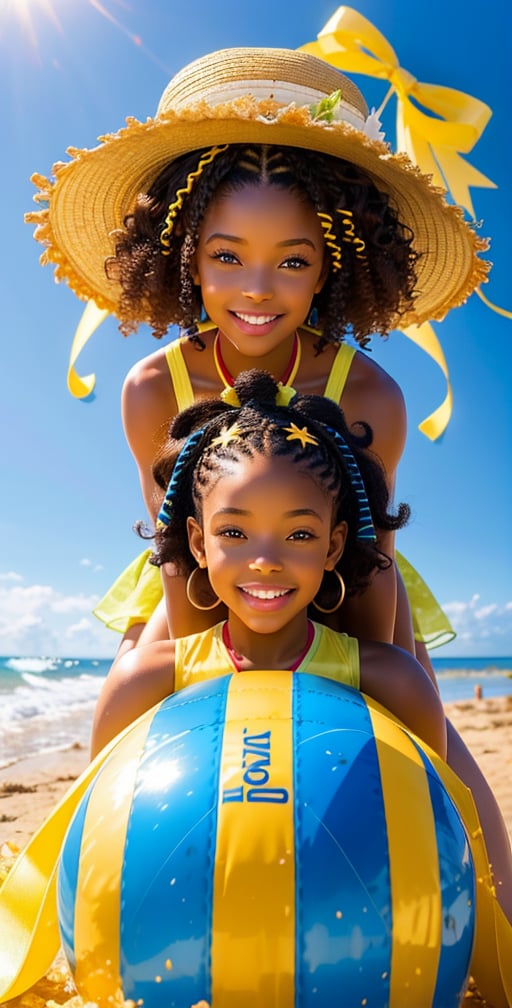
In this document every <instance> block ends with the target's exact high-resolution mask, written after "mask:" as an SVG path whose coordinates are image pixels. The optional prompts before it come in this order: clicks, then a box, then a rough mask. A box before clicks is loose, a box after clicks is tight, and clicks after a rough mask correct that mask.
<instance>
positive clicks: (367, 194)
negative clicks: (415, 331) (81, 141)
mask: <svg viewBox="0 0 512 1008" xmlns="http://www.w3.org/2000/svg"><path fill="white" fill-rule="evenodd" d="M35 181H36V183H37V185H38V187H39V189H40V192H39V194H38V196H37V197H36V199H38V200H40V201H41V202H42V203H47V204H48V205H47V206H46V207H45V208H44V209H42V210H40V211H38V212H37V213H32V214H29V215H28V219H29V220H30V221H34V222H36V223H37V225H38V227H37V229H36V237H37V238H38V240H40V241H41V242H42V243H43V244H44V245H45V246H46V250H45V253H44V256H43V261H45V262H52V263H54V264H55V265H56V276H57V278H58V279H65V280H66V281H67V282H68V284H69V285H70V287H71V288H72V289H73V290H74V291H75V292H76V293H77V294H78V295H79V296H81V297H83V298H90V299H93V300H94V301H95V302H96V304H97V305H98V306H99V308H103V309H106V310H108V311H110V312H112V313H114V314H115V315H117V317H118V318H119V319H120V322H121V330H122V331H123V332H124V333H128V332H130V331H132V330H133V329H135V328H136V327H137V325H138V324H139V323H140V322H143V321H144V322H147V323H149V324H150V325H151V326H152V327H153V330H154V332H155V334H156V335H157V336H161V335H163V334H164V333H165V331H166V330H167V327H168V326H169V325H170V324H172V323H176V324H178V325H179V326H181V327H182V329H183V330H184V335H183V337H182V338H181V339H180V340H178V341H175V342H174V343H171V344H170V346H167V347H162V348H161V349H160V350H157V351H156V352H155V353H154V354H152V355H150V356H149V357H147V358H145V359H144V360H142V361H141V362H140V363H138V364H137V365H136V366H135V367H134V368H133V369H132V371H131V372H130V374H129V375H128V377H127V380H126V383H125V387H124V391H123V417H124V425H125V430H126V436H127V439H128V442H129V444H130V447H131V449H132V451H133V454H134V456H135V459H136V462H137V465H138V469H139V475H140V480H141V486H142V489H143V494H144V499H145V501H146V504H147V506H148V509H149V512H150V514H151V515H152V516H153V517H154V516H155V497H154V490H155V488H154V483H153V478H152V474H151V463H152V461H153V458H154V455H155V452H156V451H157V449H158V448H159V447H160V446H161V445H162V444H163V442H164V440H165V437H166V433H167V429H168V424H169V421H170V420H171V419H172V417H173V416H174V415H175V414H176V412H177V411H178V410H181V409H183V408H184V407H185V406H188V405H190V403H191V402H192V401H193V400H194V399H201V398H204V397H205V396H210V395H212V394H220V393H221V392H222V391H223V390H224V389H226V388H227V389H228V391H229V387H230V386H231V384H232V381H233V378H234V376H236V374H237V373H239V372H240V371H241V370H243V369H245V368H247V367H250V366H254V365H255V364H257V365H258V366H259V367H263V368H265V369H266V370H268V371H269V372H270V373H271V374H273V375H274V376H275V377H276V379H279V380H283V381H286V382H287V383H289V384H292V383H293V385H294V386H295V388H296V389H297V390H298V391H300V392H312V393H315V394H321V395H325V396H326V397H327V398H332V399H334V400H336V401H338V402H341V405H342V407H343V409H344V412H345V415H346V418H347V422H348V424H349V426H350V425H353V424H357V423H358V422H361V421H365V422H366V423H368V424H369V425H370V426H371V428H372V429H373V431H374V443H373V449H374V451H375V452H376V454H377V455H378V456H379V457H380V459H381V460H382V463H383V465H384V468H385V471H386V474H387V479H388V485H389V488H390V490H391V491H392V489H393V486H394V480H395V471H396V467H397V465H398V462H399V459H400V456H401V453H402V449H403V445H404V440H405V433H406V421H405V410H404V403H403V397H402V394H401V391H400V389H399V388H398V386H397V385H396V383H395V382H394V381H393V380H392V379H391V378H390V376H389V375H387V374H386V373H385V372H384V371H383V370H382V369H381V368H379V367H378V366H377V365H376V364H375V363H374V362H373V361H371V359H370V358H369V357H368V356H367V355H365V354H364V353H362V352H360V351H359V350H357V349H354V347H353V346H351V345H349V343H347V342H346V341H345V337H346V335H351V336H353V337H354V342H355V343H356V345H357V344H359V345H360V346H361V347H363V348H364V346H365V345H366V342H367V340H368V337H369V336H371V335H372V334H373V333H376V334H381V335H384V334H385V333H387V332H388V331H389V330H391V329H392V328H394V327H396V326H398V325H400V326H404V325H407V324H410V323H421V322H423V321H425V320H430V319H441V318H443V316H444V315H445V314H446V312H447V311H448V310H450V309H451V308H452V307H455V306H457V305H459V304H461V303H463V302H464V301H465V299H466V298H467V297H468V296H469V295H470V293H471V292H472V291H473V290H474V288H475V287H476V286H477V285H478V284H479V283H480V282H481V281H482V280H483V279H485V276H486V274H487V271H488V264H486V263H485V262H483V261H482V260H481V259H480V258H479V253H480V252H481V251H483V250H484V249H485V247H486V243H485V242H484V241H483V240H482V239H480V238H479V237H478V236H477V235H476V234H475V233H474V231H473V230H472V229H471V227H470V226H469V225H467V224H466V223H465V222H464V220H463V216H462V213H461V211H460V210H459V209H458V208H457V207H454V206H449V205H448V204H447V203H446V201H445V199H444V197H443V195H442V194H441V192H440V191H439V190H438V189H436V188H434V187H433V186H432V185H431V183H430V181H429V179H428V178H427V177H425V176H424V175H422V174H421V173H420V172H419V171H418V169H417V168H415V167H414V166H413V165H412V164H411V163H410V162H409V160H408V159H407V157H406V156H405V155H403V154H400V155H393V154H392V153H391V152H390V149H389V147H388V146H387V145H386V144H384V143H383V141H382V139H381V137H380V134H379V132H378V124H377V123H376V122H375V121H374V117H372V116H368V114H367V108H366V104H365V101H364V99H363V97H362V95H361V94H360V92H359V90H358V89H357V88H356V87H355V85H354V84H353V83H352V82H351V81H349V80H348V79H347V78H345V77H343V76H342V75H341V74H340V73H339V72H338V71H336V70H334V69H333V68H332V67H330V66H328V65H327V64H326V63H324V62H323V61H322V60H319V59H317V58H316V57H314V56H311V55H309V54H307V53H304V52H294V51H289V50H282V49H278V50H275V49H252V48H251V49H234V50H223V51H221V52H217V53H213V54H210V55H208V56H206V57H203V58H202V59H199V60H197V61H195V62H194V63H192V64H190V65H189V66H188V67H185V68H184V70H182V71H181V72H180V73H179V74H178V75H177V76H176V77H175V78H174V79H173V80H172V81H171V82H170V84H169V85H168V87H167V89H166V91H165V92H164V94H163V96H162V99H161V101H160V105H159V108H158V112H157V115H156V117H155V118H154V119H149V120H147V121H146V122H145V123H139V122H136V121H134V120H129V122H128V125H127V126H126V128H124V129H122V130H120V131H119V133H117V134H114V135H111V136H108V137H106V138H105V139H104V140H103V142H102V143H101V145H100V146H99V147H97V148H95V149H94V150H90V151H74V152H73V156H72V159H71V161H70V162H69V163H67V164H59V165H57V166H56V167H55V180H54V182H50V181H48V180H46V179H44V178H43V177H42V176H36V177H35ZM203 315H207V317H206V318H204V319H203V321H201V319H202V316H203ZM269 507H272V502H271V501H269ZM377 531H378V534H379V546H380V547H381V548H382V549H383V551H384V552H386V553H387V554H388V555H391V556H393V555H394V544H393V533H392V532H389V531H388V532H384V531H382V530H377ZM143 559H147V558H143ZM156 573H157V575H158V572H156ZM132 588H133V592H132ZM426 593H427V596H428V590H426ZM123 594H124V595H125V596H126V595H127V596H128V601H126V600H124V601H122V603H121V616H119V612H118V608H119V597H120V596H123ZM133 596H135V598H134V597H133ZM160 596H161V584H160V580H159V579H158V577H157V580H156V581H155V577H154V573H153V568H151V567H149V568H148V565H147V564H146V563H143V562H139V561H137V562H136V563H135V564H134V565H133V566H132V568H131V569H129V571H128V575H127V576H126V578H125V579H124V583H122V584H121V585H117V586H115V590H114V592H113V595H112V596H111V597H110V598H107V600H106V602H105V603H104V605H103V611H104V616H105V618H106V620H107V621H108V622H110V623H111V624H113V625H116V626H117V628H118V629H121V630H123V629H126V631H127V632H126V635H125V640H124V643H123V647H129V646H131V645H132V644H133V643H134V641H135V640H137V639H138V638H139V636H140V641H141V643H142V642H144V643H145V642H147V641H151V640H154V639H158V638H159V637H161V636H162V634H165V633H166V631H167V628H166V625H165V624H164V625H162V622H160V623H159V622H158V620H154V622H153V623H152V622H151V621H150V623H149V624H148V625H147V627H146V628H145V629H144V631H143V633H142V635H140V631H141V629H142V628H143V626H144V625H145V623H146V620H147V618H148V616H149V615H150V613H151V611H152V609H153V608H154V606H155V603H156V600H157V599H158V598H159V597H160ZM423 597H425V594H424V593H423ZM112 600H113V601H112ZM397 600H398V602H397ZM413 602H414V599H413ZM427 615H428V616H429V617H430V614H427ZM210 617H211V613H207V612H206V613H200V612H195V611H194V610H193V608H192V607H191V606H190V604H189V603H188V601H187V598H186V593H185V579H184V578H181V577H180V576H179V575H178V574H176V576H175V577H174V578H173V587H172V606H171V611H170V614H169V619H170V631H171V635H172V636H173V637H176V636H181V635H183V634H186V633H190V632H194V631H200V630H203V629H205V628H206V627H207V626H208V625H209V624H210V623H211V618H210ZM336 617H337V619H336V626H335V628H336V629H343V630H346V631H348V632H350V633H352V634H353V635H354V636H360V637H363V638H366V639H374V640H379V641H383V642H392V641H394V642H395V643H398V644H400V645H402V646H404V647H406V648H408V649H409V650H411V651H413V650H414V642H413V639H412V628H411V620H410V615H409V609H408V606H407V599H406V597H405V594H404V592H403V591H402V583H401V580H400V578H399V577H398V579H397V577H396V571H395V567H394V566H392V567H390V568H388V569H387V570H385V571H383V572H379V573H378V574H377V575H376V576H375V577H373V578H372V579H371V581H370V584H369V586H368V588H367V590H366V591H365V592H364V593H363V594H362V595H360V596H358V597H357V598H356V599H353V600H350V601H347V603H345V604H344V605H343V607H342V608H341V610H340V612H339V614H336ZM328 618H329V619H332V618H333V617H328ZM441 618H442V614H441ZM437 632H439V633H441V634H442V633H444V632H446V624H443V623H441V626H440V627H439V630H438V631H437ZM435 634H436V629H435V623H434V625H433V626H432V624H431V625H430V626H429V629H428V636H429V637H430V638H432V637H433V636H435ZM426 664H428V663H426ZM448 760H449V762H450V763H451V765H452V766H453V767H454V769H455V770H456V771H457V773H459V775H460V776H461V777H462V778H463V779H464V781H465V782H466V784H467V785H468V786H470V787H471V789H472V791H473V794H474V796H475V800H476V802H477V804H478V807H479V810H480V812H481V818H482V822H483V824H484V828H486V829H487V831H488V834H489V847H490V850H491V854H492V862H493V865H494V868H495V872H496V877H497V879H498V881H499V879H500V877H506V876H507V873H510V872H511V866H510V860H511V856H510V845H509V843H508V838H507V836H506V830H505V827H504V824H503V821H502V819H501V816H500V813H499V810H498V808H497V805H496V802H495V800H494V798H493V795H492V793H491V792H490V789H489V788H488V786H487V784H486V782H485V780H484V779H483V777H482V775H481V773H480V771H479V769H478V767H477V765H476V763H475V762H474V760H473V759H472V757H471V756H470V754H469V752H468V751H467V749H466V747H465V746H464V743H463V742H462V740H461V739H460V738H459V736H458V735H457V734H456V732H455V731H454V730H453V728H452V727H451V726H450V725H449V726H448ZM507 912H508V913H509V915H510V917H511V919H512V905H510V906H508V907H507Z"/></svg>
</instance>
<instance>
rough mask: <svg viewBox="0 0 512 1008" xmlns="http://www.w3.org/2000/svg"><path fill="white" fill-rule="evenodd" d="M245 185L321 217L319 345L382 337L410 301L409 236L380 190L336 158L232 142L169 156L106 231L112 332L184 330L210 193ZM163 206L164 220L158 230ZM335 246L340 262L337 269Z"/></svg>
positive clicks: (197, 300)
mask: <svg viewBox="0 0 512 1008" xmlns="http://www.w3.org/2000/svg"><path fill="white" fill-rule="evenodd" d="M213 150H215V154H214V155H212V151H213ZM192 179H193V184H191V180H192ZM247 185H255V186H264V185H271V186H278V187H281V188H283V189H288V190H289V191H293V192H295V193H297V194H298V195H299V196H300V198H302V199H304V200H307V201H308V202H309V203H310V204H311V205H312V207H313V209H314V210H315V212H316V213H317V214H318V215H319V219H320V220H321V221H322V220H323V221H324V222H327V225H328V227H327V228H325V227H324V232H325V231H326V230H328V243H329V245H328V246H326V250H327V252H328V254H330V255H331V269H330V271H329V274H328V277H327V280H326V282H325V284H324V287H323V288H322V290H321V291H320V293H319V294H318V295H316V298H315V306H316V307H317V309H318V321H319V327H320V329H321V330H322V334H321V336H320V337H319V339H318V341H317V344H316V348H317V350H318V351H321V350H322V349H323V347H324V346H325V345H326V344H327V343H339V342H340V341H341V340H343V339H344V337H345V336H346V335H348V334H351V335H352V336H353V337H354V339H355V340H356V341H357V342H358V343H359V345H361V346H365V345H366V344H367V343H368V340H369V338H370V337H371V335H373V334H378V335H382V336H384V335H386V334H387V333H388V332H389V330H390V328H391V327H392V326H396V319H397V316H398V317H399V316H400V315H401V314H403V313H404V312H406V311H408V310H409V309H410V308H411V306H412V303H413V299H414V290H415V286H416V279H417V278H416V260H417V253H416V252H415V251H414V250H413V248H412V242H413V238H414V236H413V234H412V233H411V232H410V230H409V229H408V228H407V227H406V226H405V225H404V224H402V223H401V222H400V220H399V219H398V216H397V214H396V212H395V210H394V209H393V207H392V206H391V204H390V201H389V198H388V196H387V195H386V194H385V193H382V192H380V190H379V189H377V187H376V185H375V184H374V182H373V181H372V180H371V178H370V177H369V176H367V175H366V174H365V172H364V171H362V170H361V169H359V168H358V167H356V166H355V165H353V164H351V163H349V162H346V161H343V160H341V159H340V158H336V157H333V156H331V155H327V154H322V153H319V152H317V151H309V150H302V149H299V148H294V147H277V146H263V145H238V144H233V145H230V146H227V147H226V149H219V148H215V149H214V148H205V149H203V150H198V151H193V152H192V153H189V154H186V155H183V156H182V157H180V158H177V159H176V160H175V161H173V162H172V164H171V165H168V166H167V167H166V168H165V169H164V170H163V171H162V172H161V173H160V175H159V176H158V177H157V179H156V180H155V182H154V183H153V185H152V186H151V188H150V189H149V191H148V192H147V193H146V194H142V195H141V196H139V197H138V199H137V202H136V205H135V207H134V209H133V212H132V213H130V214H129V215H128V216H127V217H126V218H125V221H124V228H123V229H122V230H120V231H118V232H116V233H115V235H114V241H115V250H114V254H113V255H112V256H110V257H109V258H108V259H107V260H106V263H105V269H106V272H107V275H108V276H109V277H110V278H111V279H114V280H116V281H117V283H118V284H119V285H120V286H121V289H122V294H121V298H120V303H119V308H118V314H119V318H120V320H121V322H120V329H121V332H123V333H124V334H125V335H127V334H128V333H129V332H133V331H134V330H135V329H136V328H137V326H138V324H139V322H140V321H142V320H144V321H148V322H149V324H150V325H151V327H152V329H153V333H154V335H155V336H157V337H160V336H162V335H163V334H164V333H165V332H166V331H167V329H168V327H169V325H171V324H173V323H175V324H178V325H180V326H182V327H183V328H184V329H185V330H188V329H191V328H192V327H193V325H194V322H196V321H197V319H198V318H199V316H200V311H201V292H200V289H199V288H198V287H196V286H195V285H194V283H193V280H192V273H191V262H192V258H193V256H194V254H195V251H196V248H197V243H198V237H199V232H200V229H201V225H202V222H203V219H204V215H205V213H206V210H207V208H208V206H209V204H210V202H211V200H212V199H213V198H214V197H215V196H217V195H221V194H229V192H231V191H237V190H239V189H241V188H243V187H244V186H247ZM178 193H179V194H180V195H179V196H178ZM170 212H171V215H172V216H171V222H172V227H171V228H170V230H168V231H167V232H166V227H167V225H166V218H167V217H168V216H169V213H170ZM320 215H323V216H320ZM162 231H164V232H166V233H165V241H166V246H165V253H166V254H165V255H163V254H162V245H161V235H162ZM339 249H341V262H342V268H336V267H337V264H338V262H339V259H338V254H337V251H338V250H339ZM333 266H334V268H332V267H333Z"/></svg>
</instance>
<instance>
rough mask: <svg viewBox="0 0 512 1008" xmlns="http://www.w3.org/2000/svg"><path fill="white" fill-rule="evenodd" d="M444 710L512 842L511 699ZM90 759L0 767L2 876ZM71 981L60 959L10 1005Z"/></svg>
mask: <svg viewBox="0 0 512 1008" xmlns="http://www.w3.org/2000/svg"><path fill="white" fill-rule="evenodd" d="M446 713H447V715H448V717H449V718H450V719H451V721H452V722H453V724H454V725H455V727H456V728H457V730H458V731H459V732H460V734H461V735H462V737H463V738H464V740H465V742H466V744H467V745H468V747H469V749H470V750H471V752H472V753H473V755H474V756H475V758H476V760H477V762H478V763H479V765H480V767H481V769H482V770H483V772H484V774H485V775H486V777H487V779H488V781H489V783H490V785H491V787H492V788H493V791H494V793H495V795H496V798H497V800H498V803H499V805H500V808H501V810H502V813H503V816H504V818H505V821H506V824H507V827H508V831H509V835H510V837H511V842H512V698H502V697H498V698H492V699H486V698H485V697H484V698H483V699H481V700H476V699H475V700H471V701H464V702H459V703H454V704H448V705H446ZM87 762H88V751H87V748H86V747H85V746H84V745H81V744H78V743H77V744H75V745H74V746H71V747H70V748H68V749H66V750H65V751H63V752H59V753H54V754H50V755H45V756H44V757H37V756H36V757H31V758H30V759H27V760H20V761H18V762H16V763H13V764H11V765H10V766H8V767H6V768H4V769H1V770H0V877H2V875H1V871H2V870H3V872H4V873H5V871H6V869H7V868H8V866H9V863H10V862H11V861H12V859H13V857H14V855H15V854H16V852H17V851H18V850H21V849H22V848H23V847H24V846H25V844H26V843H27V842H28V840H29V839H30V837H31V835H32V834H33V833H34V832H35V830H37V828H38V827H39V826H40V825H41V823H42V822H43V821H44V819H45V817H46V815H47V814H48V813H49V812H50V811H51V810H52V809H53V808H54V806H55V805H56V804H57V802H58V801H59V800H60V799H61V798H62V797H63V795H64V794H65V793H66V791H67V790H68V788H69V787H70V785H71V783H72V782H73V781H74V780H75V779H76V778H77V777H78V776H79V774H80V773H81V772H82V770H83V769H85V767H86V766H87ZM68 980H69V977H68V975H67V971H66V968H65V966H64V965H63V964H62V963H61V962H60V961H58V962H57V964H56V968H55V970H54V971H53V972H52V974H50V975H49V976H48V978H46V979H45V980H44V981H42V982H41V983H40V984H37V985H36V987H35V988H33V989H32V991H31V992H30V993H29V995H25V996H24V997H21V998H16V999H14V1001H12V1002H10V1005H12V1006H14V1005H16V1006H20V1008H21V1006H22V1005H23V1006H24V1008H43V1006H44V1004H45V1002H46V1003H47V1004H48V1003H49V1002H50V1001H52V1002H57V1003H58V1004H63V1003H67V1002H69V1000H70V997H71V995H70V989H69V983H67V982H66V981H68ZM82 1004H83V1002H82V1001H81V999H80V998H77V997H76V998H72V1006H71V1004H69V1006H68V1008H79V1006H81V1005H82ZM483 1005H488V1002H484V1001H483V1000H482V999H481V998H480V996H479V995H478V992H476V991H475V990H474V989H471V990H470V991H468V994H467V995H466V998H465V1000H464V1008H476V1006H483ZM489 1008H491V1006H489Z"/></svg>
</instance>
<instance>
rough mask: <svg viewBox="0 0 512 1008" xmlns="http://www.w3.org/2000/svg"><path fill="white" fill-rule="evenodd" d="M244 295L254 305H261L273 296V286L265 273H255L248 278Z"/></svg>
mask: <svg viewBox="0 0 512 1008" xmlns="http://www.w3.org/2000/svg"><path fill="white" fill-rule="evenodd" d="M242 294H243V296H244V297H246V298H248V299H249V301H253V302H254V304H261V303H262V302H263V301H270V299H271V297H272V296H273V290H272V284H271V283H270V280H269V278H268V276H267V275H266V274H265V273H264V272H263V271H254V272H253V273H251V274H249V275H247V276H246V278H245V283H244V290H242Z"/></svg>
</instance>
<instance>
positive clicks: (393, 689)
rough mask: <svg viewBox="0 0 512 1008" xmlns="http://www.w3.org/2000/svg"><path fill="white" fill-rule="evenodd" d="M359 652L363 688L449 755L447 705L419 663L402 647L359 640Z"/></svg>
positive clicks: (415, 732) (444, 755)
mask: <svg viewBox="0 0 512 1008" xmlns="http://www.w3.org/2000/svg"><path fill="white" fill-rule="evenodd" d="M359 656H360V665H361V684H360V685H361V691H362V692H363V693H367V694H368V696H370V697H372V698H373V699H374V700H377V701H378V702H379V703H380V704H382V706H383V707H386V708H387V710H389V711H390V712H391V713H392V714H394V715H395V717H397V718H399V720H400V721H402V722H403V724H404V725H405V726H406V727H407V728H409V729H410V730H411V731H412V732H414V734H415V735H417V736H418V737H419V738H420V739H423V741H424V742H426V743H427V744H428V745H429V746H430V747H431V748H432V749H434V751H435V752H437V753H438V754H439V756H441V757H442V758H443V759H446V749H447V741H446V720H445V716H444V708H443V705H442V702H441V698H440V696H439V694H438V692H437V690H436V688H435V686H434V684H433V683H432V681H431V679H430V678H429V676H428V675H427V673H426V672H425V669H424V668H422V666H421V665H420V663H419V662H418V661H416V659H415V658H413V657H412V655H410V654H408V653H407V652H406V651H402V649H401V648H397V647H394V646H393V645H389V644H377V643H372V642H361V643H360V645H359Z"/></svg>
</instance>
